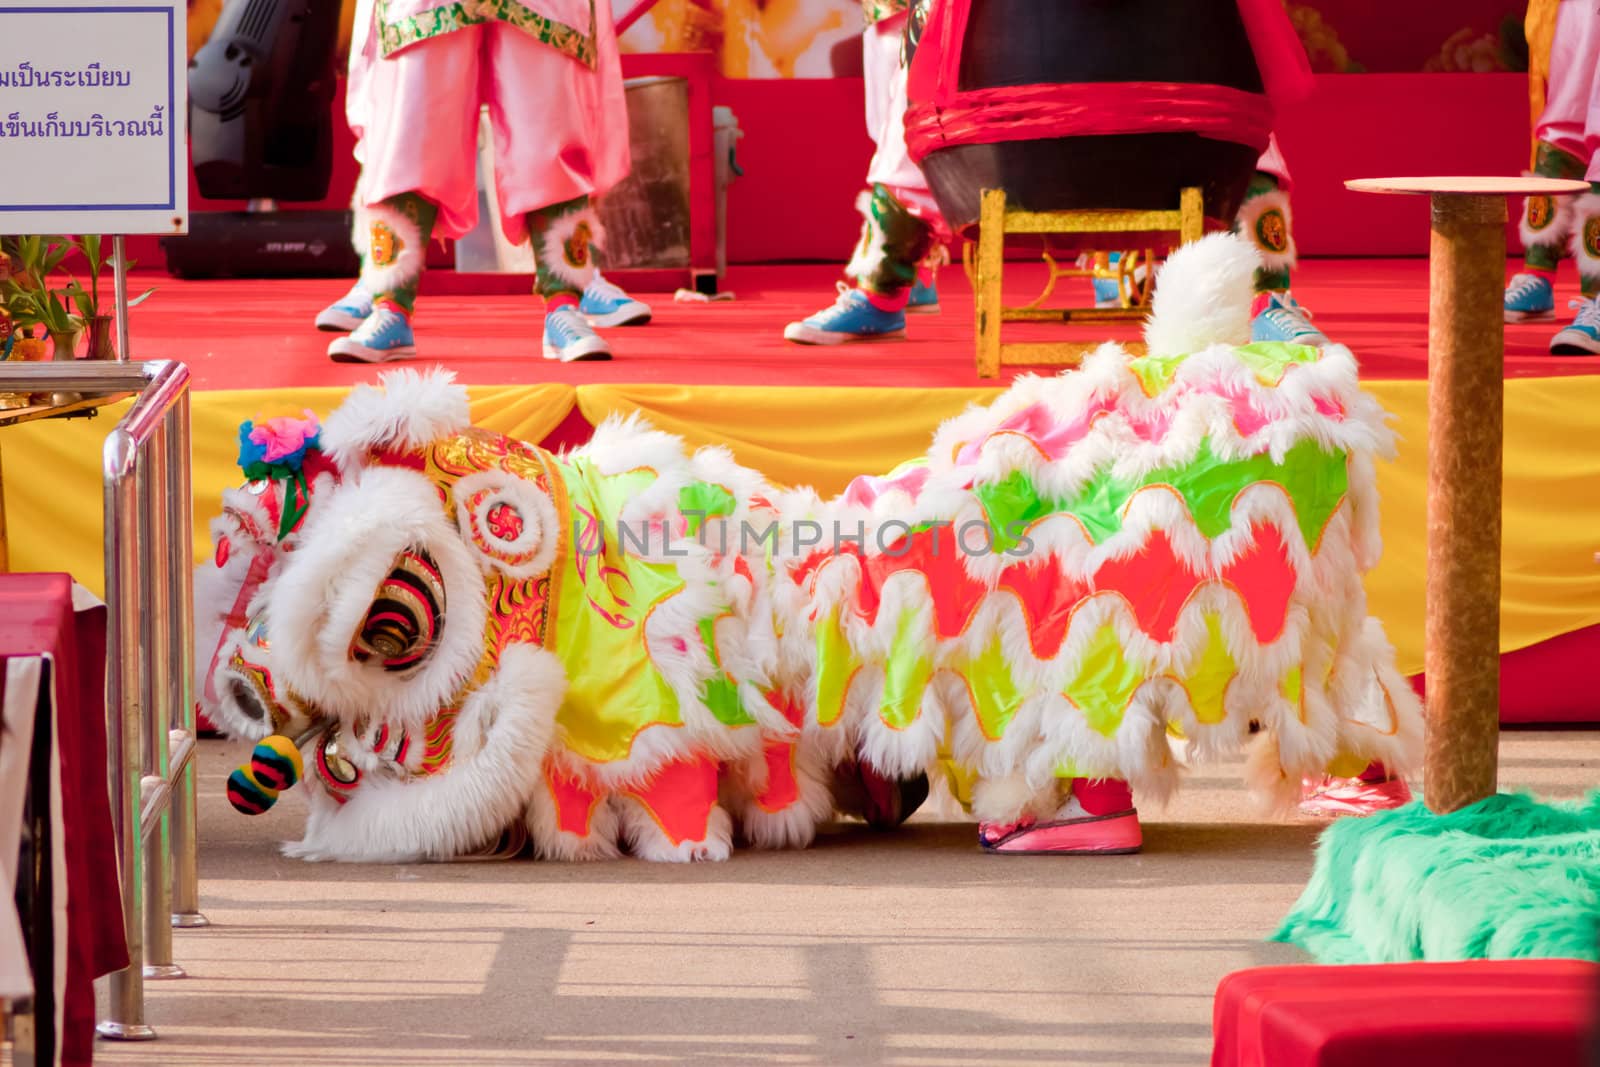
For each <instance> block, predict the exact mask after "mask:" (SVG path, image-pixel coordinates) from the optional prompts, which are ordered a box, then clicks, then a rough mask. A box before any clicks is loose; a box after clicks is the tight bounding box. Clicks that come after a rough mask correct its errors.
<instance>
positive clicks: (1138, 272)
mask: <svg viewBox="0 0 1600 1067" xmlns="http://www.w3.org/2000/svg"><path fill="white" fill-rule="evenodd" d="M1121 259H1122V253H1121V252H1113V253H1111V256H1110V265H1111V266H1113V267H1115V266H1116V265H1117V263H1118V262H1119V261H1121ZM1145 271H1146V267H1145V265H1144V264H1142V263H1141V264H1139V265H1138V266H1136V267H1135V268H1134V269H1133V293H1132V294H1131V295H1132V300H1131V301H1130V302H1129V305H1128V306H1129V307H1138V306H1139V305H1140V304H1141V303H1142V302H1143V301H1142V300H1141V299H1140V292H1139V287H1140V286H1142V285H1143V284H1144V279H1145ZM1090 281H1091V283H1092V284H1093V285H1094V306H1095V307H1097V308H1119V307H1121V306H1122V283H1121V281H1120V280H1119V279H1117V278H1091V279H1090Z"/></svg>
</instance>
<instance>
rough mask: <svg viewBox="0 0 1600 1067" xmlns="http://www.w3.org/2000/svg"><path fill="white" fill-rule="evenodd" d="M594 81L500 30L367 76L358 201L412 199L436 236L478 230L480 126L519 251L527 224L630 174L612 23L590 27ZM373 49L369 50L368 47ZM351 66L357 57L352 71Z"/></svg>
mask: <svg viewBox="0 0 1600 1067" xmlns="http://www.w3.org/2000/svg"><path fill="white" fill-rule="evenodd" d="M596 22H597V26H596V31H595V32H596V38H597V40H596V49H597V53H598V58H597V62H596V65H595V69H594V70H590V69H589V68H588V67H586V66H585V65H584V64H582V63H580V62H579V61H577V60H576V59H573V58H571V57H569V56H567V55H565V54H564V53H562V52H559V51H557V50H556V49H554V48H551V47H550V46H549V45H547V44H542V43H540V42H539V41H537V40H535V39H534V38H533V37H532V36H530V35H529V34H527V33H525V32H523V31H521V30H518V29H516V28H514V27H512V26H510V25H507V24H506V23H503V22H488V23H484V24H481V25H472V26H466V27H463V28H462V29H459V30H455V31H453V32H450V33H445V34H441V35H439V36H437V37H433V38H429V39H427V40H424V41H419V42H417V43H416V44H413V45H410V46H409V47H407V48H404V49H401V50H400V51H398V52H395V53H393V54H391V55H390V56H388V57H387V58H376V59H374V60H373V61H372V62H371V64H370V70H368V71H367V73H366V78H365V83H366V84H365V92H364V93H362V94H361V95H362V96H363V97H364V99H363V100H352V101H351V102H350V103H349V104H347V108H348V109H350V110H352V111H354V112H355V114H352V116H351V117H352V124H354V120H355V118H356V117H357V115H359V117H360V119H361V121H362V122H363V123H364V126H365V128H364V130H361V131H358V133H360V134H362V135H363V136H362V142H361V154H362V156H363V157H364V158H363V160H362V162H363V164H364V170H363V173H362V177H361V192H362V198H363V200H364V201H365V203H366V205H367V206H369V207H370V206H372V205H375V204H377V203H379V202H381V201H383V200H386V199H388V198H389V197H392V196H398V195H399V194H401V193H419V194H421V195H422V196H424V197H427V198H428V199H429V200H431V201H433V202H434V203H435V204H437V205H438V207H439V216H438V220H437V221H436V222H435V224H434V231H433V232H434V234H435V235H436V236H440V237H460V236H462V235H463V234H466V233H468V232H470V231H471V230H472V228H473V227H474V226H476V225H477V222H478V182H477V150H478V125H479V123H478V116H479V112H480V109H481V108H483V107H487V108H488V110H489V122H490V127H491V130H492V132H493V136H494V153H495V192H496V201H497V203H498V206H499V211H500V228H501V229H502V231H504V233H505V235H506V239H507V240H509V241H511V242H513V243H520V242H521V241H522V240H524V239H525V238H526V237H527V235H528V230H527V218H526V216H527V214H528V212H530V211H535V210H537V209H539V208H543V207H549V206H550V205H552V204H559V203H562V202H564V201H567V200H572V199H575V198H577V197H580V196H596V195H599V194H601V193H604V192H605V191H606V190H607V189H610V188H611V187H612V186H614V185H615V184H617V182H619V181H621V180H622V179H623V178H624V177H625V176H626V175H627V173H628V164H629V158H628V141H627V129H628V110H627V104H626V102H625V100H624V98H623V89H622V65H621V59H620V58H619V56H618V53H617V42H616V33H615V31H614V30H613V28H612V23H611V19H610V18H606V17H600V18H597V19H596ZM375 45H376V42H375V41H374V42H371V43H370V44H369V46H368V47H369V48H370V47H375ZM354 64H355V60H354V58H353V57H352V67H354Z"/></svg>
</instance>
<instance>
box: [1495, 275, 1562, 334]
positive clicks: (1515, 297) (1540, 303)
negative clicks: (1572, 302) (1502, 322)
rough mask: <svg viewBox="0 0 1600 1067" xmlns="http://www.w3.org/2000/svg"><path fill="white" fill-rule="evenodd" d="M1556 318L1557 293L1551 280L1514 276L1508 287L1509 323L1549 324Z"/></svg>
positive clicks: (1536, 276)
mask: <svg viewBox="0 0 1600 1067" xmlns="http://www.w3.org/2000/svg"><path fill="white" fill-rule="evenodd" d="M1555 317H1556V291H1555V289H1553V288H1551V285H1550V279H1548V278H1541V277H1540V276H1539V275H1537V274H1513V275H1512V276H1511V284H1510V285H1507V286H1506V321H1507V322H1548V321H1549V320H1551V319H1554V318H1555Z"/></svg>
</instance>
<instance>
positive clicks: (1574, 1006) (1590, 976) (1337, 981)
mask: <svg viewBox="0 0 1600 1067" xmlns="http://www.w3.org/2000/svg"><path fill="white" fill-rule="evenodd" d="M1597 1009H1600V966H1597V965H1595V964H1592V963H1584V962H1580V961H1577V960H1478V961H1473V962H1470V963H1397V964H1380V965H1373V966H1355V967H1317V966H1305V967H1260V968H1257V969H1255V970H1249V971H1239V972H1237V973H1234V974H1230V975H1228V976H1227V977H1226V978H1224V979H1223V980H1222V982H1221V984H1219V985H1218V986H1217V997H1216V1003H1215V1006H1214V1010H1213V1031H1214V1034H1215V1045H1214V1047H1213V1051H1212V1055H1211V1063H1212V1067H1390V1065H1393V1067H1513V1065H1521V1064H1528V1065H1535V1064H1537V1065H1538V1067H1579V1065H1582V1067H1589V1061H1587V1060H1586V1059H1585V1058H1584V1057H1585V1053H1587V1052H1588V1051H1589V1048H1590V1046H1589V1045H1588V1044H1587V1039H1588V1038H1590V1037H1592V1030H1591V1027H1592V1025H1593V1020H1594V1017H1595V1012H1596V1010H1597Z"/></svg>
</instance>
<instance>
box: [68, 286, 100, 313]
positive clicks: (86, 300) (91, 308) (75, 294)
mask: <svg viewBox="0 0 1600 1067" xmlns="http://www.w3.org/2000/svg"><path fill="white" fill-rule="evenodd" d="M63 292H65V293H66V294H67V295H68V296H70V297H72V302H73V303H74V304H76V305H77V307H78V315H79V317H81V318H82V319H83V321H84V322H89V321H91V320H92V319H93V318H94V317H95V313H96V309H95V304H96V301H95V299H94V297H93V296H92V295H91V294H90V293H89V290H87V289H85V288H84V287H83V286H82V285H81V284H79V283H78V282H76V281H74V282H68V283H67V287H66V289H64V290H63Z"/></svg>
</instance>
